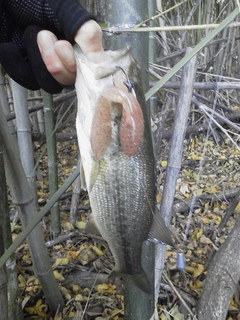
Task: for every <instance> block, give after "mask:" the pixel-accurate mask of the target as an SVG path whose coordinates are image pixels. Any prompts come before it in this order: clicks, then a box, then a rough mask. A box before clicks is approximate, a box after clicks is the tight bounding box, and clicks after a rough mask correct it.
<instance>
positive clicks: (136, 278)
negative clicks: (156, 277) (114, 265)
mask: <svg viewBox="0 0 240 320" xmlns="http://www.w3.org/2000/svg"><path fill="white" fill-rule="evenodd" d="M116 277H123V278H124V279H125V280H126V281H127V280H128V279H129V278H130V279H131V280H132V282H133V283H134V285H135V286H136V287H138V288H139V289H141V290H142V291H144V292H145V293H148V294H150V293H151V289H150V283H149V281H148V278H147V275H146V273H145V272H144V271H143V270H142V271H141V272H139V273H136V274H126V273H122V272H117V271H116V270H113V271H112V272H111V274H110V275H109V279H115V278H116Z"/></svg>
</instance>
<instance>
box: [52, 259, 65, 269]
mask: <svg viewBox="0 0 240 320" xmlns="http://www.w3.org/2000/svg"><path fill="white" fill-rule="evenodd" d="M68 263H69V259H68V258H58V259H56V261H55V262H54V264H53V267H57V266H64V265H65V264H68Z"/></svg>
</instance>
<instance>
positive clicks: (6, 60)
mask: <svg viewBox="0 0 240 320" xmlns="http://www.w3.org/2000/svg"><path fill="white" fill-rule="evenodd" d="M23 3H24V5H23ZM1 14H2V16H1V20H0V64H2V66H3V68H4V69H5V71H6V72H7V73H8V74H9V75H10V77H11V78H13V79H14V80H15V81H16V82H18V83H19V84H21V85H22V86H24V87H26V88H28V89H31V90H37V89H39V88H43V89H44V90H45V91H47V92H50V93H57V92H60V91H61V90H62V85H70V84H73V83H74V80H75V68H76V67H75V58H74V55H73V50H72V46H71V44H73V43H74V40H75V41H76V42H77V43H78V44H79V45H80V46H81V48H82V50H83V51H84V52H86V53H87V54H89V55H91V52H92V51H93V52H95V51H96V52H97V51H98V52H99V51H101V50H102V44H101V42H102V33H101V29H100V27H99V26H98V25H97V23H96V22H95V20H94V19H95V17H94V16H93V15H92V14H90V13H88V12H87V11H86V10H85V9H84V8H83V7H81V5H80V4H79V2H78V1H77V0H58V1H56V0H22V1H18V0H8V1H6V3H5V6H4V9H3V12H1ZM81 27H82V28H81ZM42 30H45V31H42ZM80 30H82V31H84V30H85V31H84V32H82V31H80ZM85 32H86V34H85ZM97 37H98V39H97ZM75 38H76V39H75ZM57 39H65V40H57ZM66 40H68V41H69V42H68V41H66ZM40 51H41V53H40ZM52 75H53V76H52ZM60 83H61V84H62V85H60Z"/></svg>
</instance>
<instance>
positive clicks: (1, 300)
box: [0, 137, 8, 319]
mask: <svg viewBox="0 0 240 320" xmlns="http://www.w3.org/2000/svg"><path fill="white" fill-rule="evenodd" d="M4 178H5V172H4V163H3V148H2V141H1V137H0V256H2V255H3V253H4V250H5V248H4V236H3V221H4V220H3V218H4V215H6V211H7V201H6V196H7V194H6V192H5V191H6V184H5V179H4ZM7 213H8V212H7ZM7 294H8V292H7V273H6V266H5V265H4V266H2V267H1V268H0V310H1V317H2V318H3V319H8V296H7Z"/></svg>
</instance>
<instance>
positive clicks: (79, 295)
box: [75, 294, 88, 302]
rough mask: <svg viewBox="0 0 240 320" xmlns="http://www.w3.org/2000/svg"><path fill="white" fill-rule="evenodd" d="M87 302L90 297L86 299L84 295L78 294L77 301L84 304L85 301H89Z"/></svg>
mask: <svg viewBox="0 0 240 320" xmlns="http://www.w3.org/2000/svg"><path fill="white" fill-rule="evenodd" d="M87 300H88V297H85V296H83V295H82V294H77V295H76V296H75V301H78V302H83V301H87Z"/></svg>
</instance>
